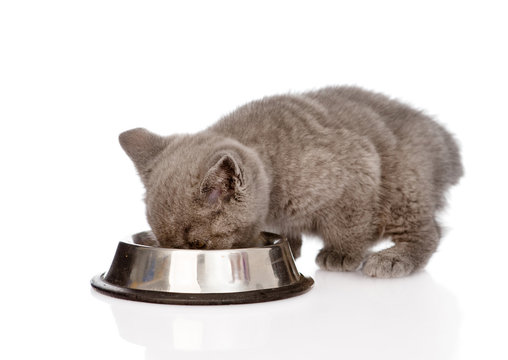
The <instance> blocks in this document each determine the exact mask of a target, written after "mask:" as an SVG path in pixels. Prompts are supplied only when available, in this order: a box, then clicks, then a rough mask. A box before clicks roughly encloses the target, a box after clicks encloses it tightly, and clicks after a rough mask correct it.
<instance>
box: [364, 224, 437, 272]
mask: <svg viewBox="0 0 508 360" xmlns="http://www.w3.org/2000/svg"><path fill="white" fill-rule="evenodd" d="M387 235H391V237H392V241H393V242H394V243H395V245H394V246H392V247H390V248H388V249H385V250H382V251H380V252H377V253H373V254H371V255H370V256H369V257H368V258H367V260H366V261H365V263H364V264H363V268H362V272H363V273H364V274H365V275H369V276H372V277H379V278H395V277H402V276H406V275H409V274H411V273H413V272H414V271H416V270H418V269H421V268H423V267H424V266H425V264H426V263H427V261H428V260H429V259H430V257H431V256H432V254H433V253H434V251H435V250H436V248H437V245H438V242H439V237H440V230H439V227H438V225H437V223H436V222H435V221H434V220H433V219H432V220H430V221H427V222H425V223H424V225H422V226H421V227H419V229H418V230H416V231H392V232H391V233H390V232H388V234H387Z"/></svg>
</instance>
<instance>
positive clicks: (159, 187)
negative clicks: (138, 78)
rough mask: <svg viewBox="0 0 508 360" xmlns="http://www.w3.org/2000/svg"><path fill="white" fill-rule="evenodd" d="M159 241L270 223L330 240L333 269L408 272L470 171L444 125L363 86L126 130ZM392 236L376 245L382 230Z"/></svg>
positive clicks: (179, 243)
mask: <svg viewBox="0 0 508 360" xmlns="http://www.w3.org/2000/svg"><path fill="white" fill-rule="evenodd" d="M120 143H121V145H122V147H123V149H124V150H125V151H126V153H127V154H128V155H129V157H130V158H131V159H132V161H133V162H134V164H135V166H136V168H137V170H138V172H139V175H140V176H141V180H142V182H143V183H144V185H145V188H146V196H145V202H146V215H147V219H148V222H149V224H150V226H151V228H152V230H153V233H154V234H155V237H156V239H157V240H158V242H159V243H160V245H161V246H164V247H175V248H192V249H195V248H200V249H225V248H238V247H249V246H251V245H253V241H254V239H255V238H256V235H257V234H258V233H259V232H260V231H261V230H271V231H275V232H278V233H281V234H282V235H285V236H286V237H287V238H288V240H289V242H290V245H291V247H292V249H293V253H294V254H295V255H296V256H298V255H299V253H300V247H301V243H302V233H307V234H315V235H318V236H320V237H321V238H322V239H323V242H324V247H323V249H321V251H320V252H319V254H318V256H317V258H316V262H317V263H318V264H319V266H320V267H321V268H323V269H327V270H332V271H354V270H357V269H358V268H359V267H361V266H362V265H363V266H362V271H363V272H364V273H365V274H366V275H369V276H375V277H384V278H390V277H400V276H405V275H408V274H410V273H412V272H414V271H415V270H418V269H420V268H422V267H423V266H425V264H426V263H427V261H428V260H429V258H430V256H431V255H432V253H433V252H434V251H435V250H436V248H437V246H438V243H439V238H440V228H439V225H438V223H437V222H436V219H435V214H436V211H438V210H439V209H441V208H442V207H443V205H444V203H445V198H444V192H445V190H446V189H447V188H448V187H449V186H450V185H453V184H456V183H457V182H458V180H459V178H460V177H461V176H462V174H463V169H462V165H461V161H460V155H459V149H458V147H457V144H456V142H455V141H454V139H453V138H452V136H451V135H450V134H449V133H448V132H447V131H446V130H445V129H444V128H443V127H442V126H441V125H439V124H437V123H436V122H434V121H433V120H432V119H431V118H429V117H428V116H426V115H425V114H423V113H422V112H421V111H418V110H414V109H412V108H410V107H408V106H407V105H404V104H402V103H400V102H398V101H395V100H392V99H390V98H388V97H386V96H384V95H381V94H377V93H372V92H368V91H365V90H362V89H359V88H356V87H329V88H324V89H321V90H318V91H312V92H307V93H304V94H301V95H280V96H273V97H267V98H264V99H261V100H258V101H254V102H251V103H249V104H247V105H244V106H242V107H240V108H238V109H237V110H235V111H234V112H232V113H230V114H229V115H227V116H225V117H224V118H222V119H221V120H220V121H218V122H217V123H215V124H214V125H212V126H211V127H209V128H208V129H206V130H204V131H201V132H199V133H197V134H193V135H173V136H168V137H162V136H158V135H155V134H153V133H150V132H149V131H147V130H145V129H133V130H129V131H126V132H124V133H122V134H121V135H120ZM382 238H391V239H392V241H393V242H394V246H392V247H391V248H388V249H385V250H382V251H380V252H377V253H370V252H369V249H370V248H371V247H372V246H373V245H374V244H375V243H376V242H377V241H378V240H380V239H382Z"/></svg>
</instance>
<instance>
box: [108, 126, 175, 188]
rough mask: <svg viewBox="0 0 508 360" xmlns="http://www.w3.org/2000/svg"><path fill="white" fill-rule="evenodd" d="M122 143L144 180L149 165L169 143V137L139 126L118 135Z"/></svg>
mask: <svg viewBox="0 0 508 360" xmlns="http://www.w3.org/2000/svg"><path fill="white" fill-rule="evenodd" d="M118 140H119V141H120V145H122V148H123V149H124V150H125V152H126V153H127V155H129V157H130V158H131V160H132V162H133V163H134V165H135V166H136V169H137V170H138V172H139V175H140V176H141V178H142V179H143V180H145V177H146V176H147V175H148V174H147V172H148V165H149V163H150V161H151V160H153V159H154V158H155V157H156V156H157V155H158V154H159V153H160V152H161V151H162V150H164V148H165V147H166V146H167V145H168V142H169V141H168V139H167V138H164V137H162V136H159V135H156V134H154V133H151V132H150V131H148V130H146V129H143V128H137V129H132V130H128V131H125V132H123V133H121V134H120V136H119V137H118Z"/></svg>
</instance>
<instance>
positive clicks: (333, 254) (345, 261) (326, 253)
mask: <svg viewBox="0 0 508 360" xmlns="http://www.w3.org/2000/svg"><path fill="white" fill-rule="evenodd" d="M361 262H362V259H361V257H353V256H350V255H347V254H341V253H339V252H338V251H337V250H335V249H331V248H324V249H321V251H320V252H319V254H318V255H317V257H316V264H318V265H319V267H320V268H321V269H324V270H330V271H355V270H356V269H358V267H359V266H360V263H361Z"/></svg>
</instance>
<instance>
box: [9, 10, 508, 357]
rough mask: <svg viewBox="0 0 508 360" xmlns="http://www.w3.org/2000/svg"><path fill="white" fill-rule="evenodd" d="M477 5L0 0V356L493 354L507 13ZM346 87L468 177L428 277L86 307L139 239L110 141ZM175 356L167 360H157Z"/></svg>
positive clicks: (505, 150) (346, 277)
mask: <svg viewBox="0 0 508 360" xmlns="http://www.w3.org/2000/svg"><path fill="white" fill-rule="evenodd" d="M503 5H504V4H503V2H502V1H499V2H494V1H478V2H470V1H425V2H418V3H416V2H409V1H400V2H395V1H354V2H353V1H352V2H348V3H342V2H338V1H336V2H322V1H309V2H301V1H290V2H283V1H267V2H264V1H256V2H239V1H231V2H222V1H208V2H195V1H185V2H183V1H182V2H179V3H176V2H169V1H107V0H101V1H91V0H89V1H69V0H67V1H32V2H30V1H22V0H17V1H6V0H3V1H1V2H0V121H1V131H0V156H1V177H0V182H1V187H0V192H1V193H0V207H1V208H0V221H1V230H2V242H1V243H2V246H1V252H0V256H1V258H0V267H1V282H0V291H1V299H2V304H1V305H0V312H1V314H0V315H1V318H0V329H1V334H0V335H1V336H0V339H2V340H1V343H2V346H1V347H0V357H1V358H2V359H14V358H24V359H26V358H35V357H37V358H66V359H68V358H84V359H90V358H111V359H113V358H122V359H143V358H146V359H161V358H166V359H167V358H170V357H171V356H176V358H198V357H199V358H201V357H202V356H203V354H204V353H203V352H206V356H208V357H212V356H216V357H220V358H230V357H231V358H233V357H234V358H242V357H247V358H249V357H251V356H254V354H258V355H259V354H263V355H264V356H265V357H264V358H275V357H276V356H278V357H282V358H287V357H290V356H291V357H293V358H298V357H309V356H312V354H316V358H317V356H323V357H333V358H344V359H357V358H358V359H360V358H371V357H373V356H375V357H376V358H377V359H392V360H393V359H398V358H403V359H418V358H421V359H466V358H471V359H478V358H484V359H506V358H508V351H507V348H506V339H507V334H508V329H507V324H508V314H507V303H508V296H507V291H506V290H507V287H506V275H507V270H506V267H507V260H506V259H507V251H508V236H507V231H506V222H507V219H506V215H508V214H507V211H506V204H507V202H508V194H507V190H506V189H507V183H508V181H507V175H508V172H507V165H506V164H507V161H506V157H507V155H508V145H507V140H506V129H507V126H506V123H507V120H508V118H507V115H508V111H507V107H506V103H507V89H506V83H507V80H508V76H507V70H506V69H507V64H508V56H507V50H506V49H507V45H506V44H507V34H508V25H507V24H508V22H507V21H506V17H507V11H506V10H505V9H504V8H503ZM340 84H356V85H359V86H363V87H366V88H368V89H372V90H376V91H381V92H384V93H386V94H388V95H391V96H394V97H397V98H400V99H402V100H404V101H406V102H408V103H410V104H413V105H414V106H416V107H419V108H422V109H426V110H427V111H428V112H429V113H430V114H432V115H435V116H436V118H438V119H439V120H440V121H441V122H442V123H443V124H445V125H446V126H447V128H448V129H449V130H450V131H451V132H453V133H454V134H455V135H456V136H457V138H458V139H459V141H460V143H461V146H462V149H463V151H462V153H463V160H464V165H465V169H466V176H465V177H464V178H463V179H462V181H461V183H460V185H459V186H458V187H456V188H454V189H453V191H451V192H450V196H449V199H450V206H449V207H448V210H447V211H446V212H445V213H444V214H443V215H442V220H443V222H444V223H445V224H446V226H447V227H448V231H447V234H446V236H445V237H444V239H443V243H442V246H441V247H440V250H439V252H438V253H437V254H436V255H435V256H434V257H433V259H432V260H431V262H430V263H429V265H428V267H427V270H426V271H424V272H421V273H419V274H417V275H415V276H411V277H408V278H406V279H401V280H376V279H367V278H365V277H363V276H361V275H359V274H340V273H327V272H321V271H316V267H315V265H314V263H313V261H314V256H315V254H316V251H317V250H318V249H319V246H320V245H319V242H318V240H313V239H308V241H307V242H306V244H305V245H304V249H303V251H304V254H303V258H302V259H300V260H298V263H297V265H298V267H299V270H300V271H301V272H303V273H304V274H306V275H311V276H313V277H314V278H315V280H316V284H315V287H314V289H313V290H312V291H311V292H310V293H308V294H306V295H304V296H301V297H299V298H294V299H289V300H284V301H279V302H273V303H266V304H255V305H242V306H226V307H219V308H217V307H215V308H209V307H177V306H158V305H151V304H139V303H131V302H127V301H121V300H114V299H110V298H108V297H105V296H102V295H97V294H95V293H94V292H93V291H92V290H91V289H90V287H89V280H90V278H91V277H92V276H93V275H95V274H97V273H99V272H102V271H105V270H107V268H108V266H109V263H110V261H111V259H112V256H113V253H114V250H115V247H116V243H117V241H118V240H119V239H121V238H122V237H123V236H125V235H128V234H131V233H134V232H138V231H141V230H144V229H147V228H148V226H147V223H146V221H145V219H144V205H143V203H142V194H143V189H142V186H141V183H140V181H139V180H138V178H137V176H136V174H135V171H134V168H133V166H132V164H131V163H130V161H129V160H128V158H127V157H126V156H125V154H123V153H122V151H121V148H120V147H119V145H118V142H117V136H118V134H119V133H120V132H122V131H124V130H127V129H130V128H133V127H138V126H143V127H146V128H148V129H150V130H152V131H154V132H158V133H160V134H172V133H188V132H195V131H198V130H201V129H203V128H205V127H207V126H208V125H210V124H212V123H213V122H214V121H216V120H217V119H218V118H220V116H221V115H224V114H226V113H227V112H229V111H231V110H233V109H234V108H235V107H236V106H239V105H241V104H243V103H245V102H247V101H249V100H253V99H256V98H259V97H262V96H265V95H271V94H276V93H283V92H287V91H304V90H309V89H315V88H319V87H321V86H326V85H340ZM173 358H175V357H173Z"/></svg>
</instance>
